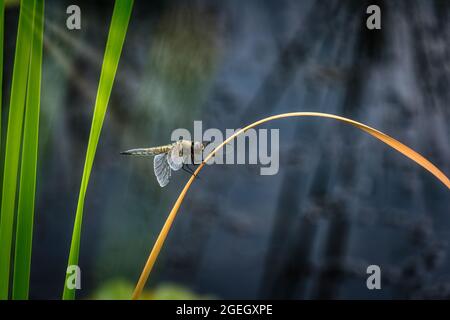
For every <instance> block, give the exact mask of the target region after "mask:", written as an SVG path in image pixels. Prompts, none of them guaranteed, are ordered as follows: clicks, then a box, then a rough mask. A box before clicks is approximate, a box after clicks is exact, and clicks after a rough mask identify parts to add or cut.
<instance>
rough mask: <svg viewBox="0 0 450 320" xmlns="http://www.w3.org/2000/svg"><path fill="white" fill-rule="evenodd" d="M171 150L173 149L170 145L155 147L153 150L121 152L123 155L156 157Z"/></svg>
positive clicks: (140, 149)
mask: <svg viewBox="0 0 450 320" xmlns="http://www.w3.org/2000/svg"><path fill="white" fill-rule="evenodd" d="M171 148H172V145H171V144H169V145H166V146H160V147H153V148H138V149H131V150H127V151H124V152H121V154H125V155H133V156H156V155H157V154H161V153H167V152H169V151H170V149H171Z"/></svg>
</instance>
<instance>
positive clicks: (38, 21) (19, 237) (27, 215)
mask: <svg viewBox="0 0 450 320" xmlns="http://www.w3.org/2000/svg"><path fill="white" fill-rule="evenodd" d="M43 32H44V0H36V3H35V8H34V16H33V33H32V34H33V40H32V43H31V52H30V68H29V74H28V87H27V97H26V107H25V123H24V129H23V144H22V165H21V172H20V187H19V204H18V208H17V226H16V247H15V257H14V276H13V288H12V298H13V299H28V291H29V283H30V266H31V245H32V240H33V220H34V201H35V192H36V168H37V158H38V142H39V138H38V137H39V109H40V100H41V74H42V41H43Z"/></svg>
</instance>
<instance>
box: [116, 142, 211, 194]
mask: <svg viewBox="0 0 450 320" xmlns="http://www.w3.org/2000/svg"><path fill="white" fill-rule="evenodd" d="M208 144H209V142H206V143H203V142H199V141H191V140H178V141H176V142H174V143H171V144H167V145H164V146H158V147H152V148H138V149H131V150H127V151H123V152H121V154H123V155H131V156H154V158H153V170H154V172H155V176H156V180H157V181H158V183H159V185H160V186H161V187H165V186H166V185H167V184H168V183H169V180H170V176H171V174H172V170H173V171H178V170H180V169H183V170H184V171H186V172H188V173H190V174H194V171H193V170H192V168H191V167H190V166H189V164H193V165H195V161H194V160H196V159H199V158H200V159H202V156H203V150H205V147H206V146H207V145H208Z"/></svg>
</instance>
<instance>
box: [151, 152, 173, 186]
mask: <svg viewBox="0 0 450 320" xmlns="http://www.w3.org/2000/svg"><path fill="white" fill-rule="evenodd" d="M168 158H169V155H168V154H167V153H162V154H158V155H156V156H155V158H154V159H153V167H154V170H155V176H156V180H158V183H159V185H160V186H161V187H165V186H166V185H167V184H168V183H169V179H170V174H171V172H170V166H169V162H168Z"/></svg>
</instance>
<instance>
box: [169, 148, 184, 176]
mask: <svg viewBox="0 0 450 320" xmlns="http://www.w3.org/2000/svg"><path fill="white" fill-rule="evenodd" d="M167 162H168V163H169V166H170V168H171V169H172V170H174V171H177V170H180V169H181V167H182V166H183V163H184V158H183V145H182V144H181V143H176V144H175V145H174V146H173V148H172V150H170V152H169V153H168V155H167Z"/></svg>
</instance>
